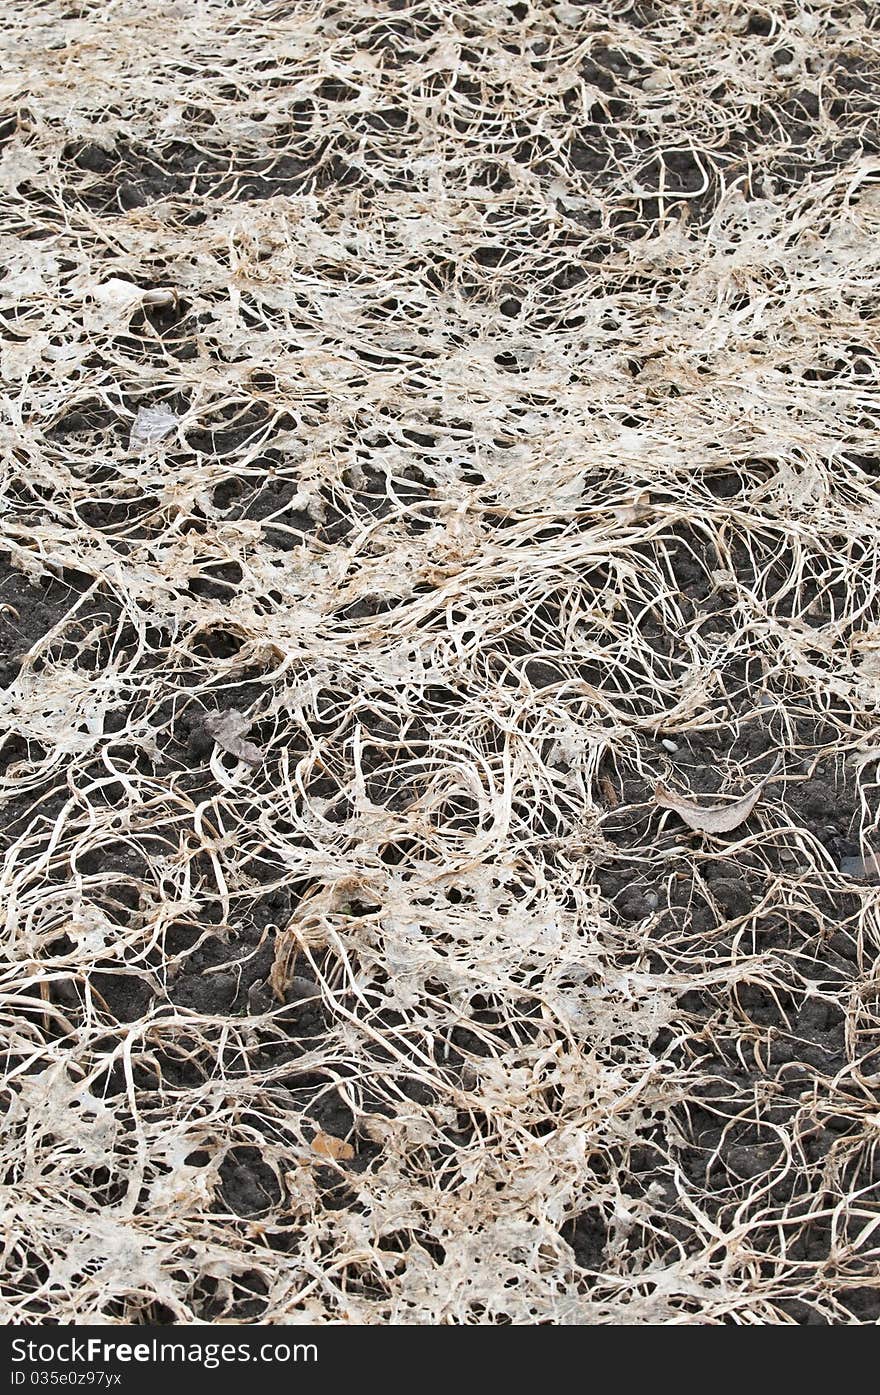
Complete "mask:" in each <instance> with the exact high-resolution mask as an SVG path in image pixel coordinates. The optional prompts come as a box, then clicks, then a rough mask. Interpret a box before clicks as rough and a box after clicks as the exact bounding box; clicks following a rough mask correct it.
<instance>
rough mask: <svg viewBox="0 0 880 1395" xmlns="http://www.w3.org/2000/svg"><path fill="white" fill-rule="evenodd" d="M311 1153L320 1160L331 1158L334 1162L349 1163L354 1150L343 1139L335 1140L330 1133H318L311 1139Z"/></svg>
mask: <svg viewBox="0 0 880 1395" xmlns="http://www.w3.org/2000/svg"><path fill="white" fill-rule="evenodd" d="M312 1151H313V1152H314V1153H318V1154H319V1155H320V1156H321V1157H322V1158H332V1160H333V1161H334V1162H351V1159H352V1158H353V1157H354V1149H353V1148H352V1146H351V1144H350V1143H346V1141H345V1139H344V1138H336V1137H335V1135H334V1134H332V1133H323V1132H318V1133H316V1134H315V1136H314V1138H313V1139H312Z"/></svg>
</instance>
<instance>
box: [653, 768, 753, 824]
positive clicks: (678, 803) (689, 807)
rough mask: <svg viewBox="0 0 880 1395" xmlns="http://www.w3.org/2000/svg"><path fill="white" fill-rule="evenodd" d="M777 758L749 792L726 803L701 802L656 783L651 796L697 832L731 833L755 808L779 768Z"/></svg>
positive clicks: (662, 807) (661, 806)
mask: <svg viewBox="0 0 880 1395" xmlns="http://www.w3.org/2000/svg"><path fill="white" fill-rule="evenodd" d="M778 766H779V762H778V761H777V762H776V765H774V767H773V769H772V770H771V771H770V774H769V775H766V776H765V777H764V779H763V780H762V781H761V782H760V784H757V785H756V786H755V788H754V789H753V790H751V791H750V792H749V793H748V794H744V795H743V796H742V797H741V798H740V799H734V800H732V801H731V802H730V803H725V804H701V803H700V802H699V801H698V800H696V799H688V798H686V797H685V796H684V795H681V794H675V793H674V792H673V791H672V790H668V789H667V788H666V786H665V785H657V786H656V787H655V789H654V799H655V800H656V802H657V803H658V804H659V805H660V808H661V809H671V810H672V811H673V813H675V814H678V816H679V818H680V819H683V820H684V822H685V823H686V824H687V826H688V828H692V829H694V831H695V832H696V833H730V832H731V831H732V830H733V829H734V828H739V826H740V824H741V823H745V821H746V819H747V818H748V817H749V814H750V813H751V812H752V810H753V809H754V807H755V805H756V804H757V802H758V799H759V798H760V795H761V791H762V790H763V788H764V786H765V785H766V783H767V781H768V780H769V779H770V776H771V775H773V774H774V773H775V772H776V770H777V769H778Z"/></svg>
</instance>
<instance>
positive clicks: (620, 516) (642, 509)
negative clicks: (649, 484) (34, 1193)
mask: <svg viewBox="0 0 880 1395" xmlns="http://www.w3.org/2000/svg"><path fill="white" fill-rule="evenodd" d="M609 513H610V514H612V516H613V517H614V518H615V520H616V521H617V522H618V523H641V521H642V520H643V519H645V518H650V517H651V514H652V513H653V509H652V507H651V496H650V494H649V493H648V491H647V489H643V490H641V491H640V492H639V493H638V494H636V495H635V497H634V498H632V499H630V500H628V501H627V502H626V503H625V504H616V505H615V506H614V507H613V508H611V509H609Z"/></svg>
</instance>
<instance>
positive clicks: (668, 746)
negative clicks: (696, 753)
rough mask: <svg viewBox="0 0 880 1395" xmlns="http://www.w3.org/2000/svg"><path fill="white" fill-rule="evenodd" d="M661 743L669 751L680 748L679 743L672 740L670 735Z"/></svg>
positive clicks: (672, 751)
mask: <svg viewBox="0 0 880 1395" xmlns="http://www.w3.org/2000/svg"><path fill="white" fill-rule="evenodd" d="M660 745H661V746H662V747H663V749H664V751H669V752H670V753H674V752H675V751H677V750H678V743H677V742H675V741H670V740H669V737H668V736H664V737H663V740H662V741H661V742H660Z"/></svg>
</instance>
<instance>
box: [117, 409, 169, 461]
mask: <svg viewBox="0 0 880 1395" xmlns="http://www.w3.org/2000/svg"><path fill="white" fill-rule="evenodd" d="M176 425H177V417H176V416H175V415H174V413H173V412H172V411H169V409H168V408H167V407H166V406H164V405H163V404H161V403H160V404H159V406H158V407H138V412H137V416H136V417H135V419H134V422H133V424H132V428H131V435H130V437H129V439H128V448H129V450H138V451H139V450H145V449H146V448H147V447H148V446H154V445H156V444H157V443H158V442H159V441H163V440H164V439H165V437H166V436H168V435H170V434H171V432H172V431H173V430H174V428H175V426H176Z"/></svg>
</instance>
